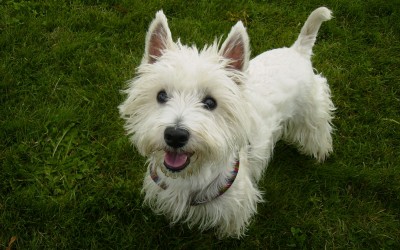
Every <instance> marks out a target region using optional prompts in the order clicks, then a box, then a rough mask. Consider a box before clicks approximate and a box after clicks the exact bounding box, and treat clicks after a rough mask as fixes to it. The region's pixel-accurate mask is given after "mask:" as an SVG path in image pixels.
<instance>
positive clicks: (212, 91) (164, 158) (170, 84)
mask: <svg viewBox="0 0 400 250" xmlns="http://www.w3.org/2000/svg"><path fill="white" fill-rule="evenodd" d="M248 47H249V42H248V36H247V33H246V31H245V28H244V27H243V25H242V24H241V23H238V24H236V25H235V26H234V27H233V28H232V30H231V32H230V34H229V35H228V38H227V39H226V41H225V42H224V43H223V45H222V46H221V49H219V50H218V44H217V42H214V44H213V45H212V46H209V47H206V48H204V49H203V50H201V51H198V50H197V49H196V48H195V47H187V46H184V45H181V44H180V42H179V41H178V42H177V43H174V42H173V41H172V37H171V33H170V30H169V28H168V24H167V19H166V17H165V16H164V14H163V13H162V12H161V11H160V12H158V13H157V15H156V18H155V19H154V20H153V22H152V23H151V25H150V28H149V31H148V33H147V37H146V46H145V53H144V56H143V60H142V63H141V65H140V66H139V67H138V72H137V73H138V75H137V76H136V78H134V79H133V80H132V81H131V83H130V86H129V88H128V89H127V90H126V93H127V99H126V100H125V102H124V103H123V104H122V105H121V106H120V107H119V109H120V113H121V116H122V117H123V118H124V119H125V121H126V124H125V128H126V130H127V132H128V133H129V134H131V135H132V141H133V143H134V145H135V146H136V148H137V149H138V150H139V152H140V153H141V154H142V155H144V156H147V157H149V158H150V161H151V162H152V163H153V164H157V166H160V167H162V168H163V169H164V170H165V171H168V172H170V173H175V174H182V173H187V172H188V171H189V169H191V170H190V171H189V172H190V173H192V172H193V170H194V169H195V168H196V166H197V167H203V166H215V165H218V163H222V162H224V161H226V159H227V157H229V156H232V155H234V154H235V153H237V151H238V150H239V149H240V148H241V147H243V146H244V145H246V144H247V133H248V131H249V128H248V124H249V121H248V113H247V110H248V106H247V103H246V102H245V101H244V99H243V88H244V83H245V73H244V72H245V70H246V68H247V64H248V61H249V48H248Z"/></svg>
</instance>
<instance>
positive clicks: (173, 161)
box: [164, 152, 188, 168]
mask: <svg viewBox="0 0 400 250" xmlns="http://www.w3.org/2000/svg"><path fill="white" fill-rule="evenodd" d="M187 158H188V156H187V155H186V154H185V153H177V152H166V153H165V157H164V161H165V163H167V164H168V166H169V167H172V168H180V167H182V166H183V165H184V164H185V163H186V161H187Z"/></svg>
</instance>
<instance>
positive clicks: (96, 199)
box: [0, 0, 400, 249]
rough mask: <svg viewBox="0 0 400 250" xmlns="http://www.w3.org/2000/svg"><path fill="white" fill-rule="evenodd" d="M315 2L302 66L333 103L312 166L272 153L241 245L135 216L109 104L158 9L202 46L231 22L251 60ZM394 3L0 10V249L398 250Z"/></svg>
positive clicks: (133, 176) (112, 4)
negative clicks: (318, 18)
mask: <svg viewBox="0 0 400 250" xmlns="http://www.w3.org/2000/svg"><path fill="white" fill-rule="evenodd" d="M321 5H325V6H327V7H329V8H331V9H332V10H333V11H334V16H335V19H333V20H331V21H329V22H326V23H324V24H323V25H322V28H321V30H320V33H319V38H318V41H317V44H316V46H315V47H314V52H315V56H314V58H313V61H314V65H315V67H316V68H317V69H318V70H319V71H320V72H323V74H324V75H325V76H326V77H327V78H328V80H329V83H330V85H331V89H332V93H333V101H334V103H335V104H336V106H337V112H336V118H335V120H334V124H335V126H336V131H335V135H334V148H335V152H334V154H333V155H332V156H331V157H330V158H329V159H328V160H327V162H325V163H323V164H316V163H315V161H314V160H313V159H310V158H308V157H305V156H302V155H300V154H298V152H297V151H296V150H295V149H294V148H292V147H290V146H287V145H285V144H283V143H279V144H278V145H277V147H276V150H275V155H274V159H273V161H272V163H271V164H270V166H269V168H268V170H267V172H266V174H265V176H264V178H263V179H262V182H261V184H260V188H261V189H262V190H263V191H264V198H265V200H266V202H265V203H262V204H261V205H260V206H259V207H258V215H257V216H256V217H255V218H254V220H253V221H252V223H251V226H250V228H249V230H248V232H247V235H248V236H247V237H245V238H243V239H241V240H234V239H225V240H218V239H217V238H215V236H214V234H213V231H207V232H203V233H201V232H199V231H197V230H196V229H192V230H190V229H188V228H187V227H186V226H185V225H175V226H173V227H170V226H169V224H168V221H167V220H166V219H165V218H164V217H163V216H157V215H155V214H153V213H152V212H151V211H150V209H149V208H147V207H143V206H142V205H141V204H142V199H143V197H142V196H141V194H140V190H141V184H142V177H143V173H144V171H145V167H144V162H145V160H144V159H143V158H142V157H140V156H139V155H138V154H137V153H136V152H135V151H134V149H133V148H132V146H131V145H130V143H129V141H128V139H127V138H126V136H125V134H124V131H123V127H122V120H120V119H119V116H118V112H117V106H118V104H119V103H120V102H121V101H122V99H123V96H122V95H121V94H120V93H119V90H120V89H122V88H123V87H124V85H125V81H126V80H128V79H130V78H132V77H133V76H134V69H135V67H136V66H137V65H138V63H139V62H140V59H141V56H142V53H143V48H144V35H145V31H146V29H147V27H148V25H149V23H150V21H151V20H152V18H153V17H154V14H155V12H156V11H157V10H158V9H161V8H162V9H163V10H164V11H165V13H166V15H167V17H168V18H169V22H170V27H171V30H172V33H173V35H174V38H177V37H178V36H180V37H181V38H182V41H183V42H184V43H189V44H192V43H197V44H198V45H199V46H202V45H204V44H206V43H210V42H211V41H213V39H214V37H215V36H220V35H221V34H225V35H226V34H227V32H228V31H229V29H230V27H231V26H232V25H233V24H234V23H235V22H236V21H237V20H238V19H242V20H244V22H245V23H246V26H247V27H248V32H249V35H250V38H251V46H252V51H253V55H256V54H258V53H261V52H262V51H264V50H267V49H271V48H276V47H281V46H289V45H291V44H292V42H294V40H295V39H296V37H297V35H298V33H299V30H300V28H301V26H302V23H303V22H304V21H305V19H306V18H307V16H308V14H309V13H310V12H311V11H312V10H313V9H315V8H316V7H318V6H321ZM399 10H400V4H399V1H398V0H390V1H389V0H387V1H384V0H367V1H346V0H326V1H313V0H310V1H279V0H276V1H222V0H220V1H177V0H175V1H173V0H172V1H161V0H159V1H156V0H152V1H116V0H109V1H95V0H92V1H78V0H76V1H53V0H41V1H23V0H21V1H17V0H8V1H7V0H5V1H4V0H3V1H0V13H2V14H1V16H0V58H1V59H0V91H1V92H0V249H5V248H7V247H8V246H10V247H12V248H13V249H90V248H92V249H165V248H167V247H168V248H177V249H192V248H194V249H210V248H212V249H278V248H282V249H323V248H326V249H399V248H400V239H399V238H400V132H399V131H400V93H399V90H400V70H399V66H400V56H399V55H400V12H399Z"/></svg>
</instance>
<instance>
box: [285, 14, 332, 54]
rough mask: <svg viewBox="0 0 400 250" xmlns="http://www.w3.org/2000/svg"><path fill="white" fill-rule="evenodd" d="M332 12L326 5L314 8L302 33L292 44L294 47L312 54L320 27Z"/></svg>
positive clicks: (330, 16)
mask: <svg viewBox="0 0 400 250" xmlns="http://www.w3.org/2000/svg"><path fill="white" fill-rule="evenodd" d="M331 14H332V12H331V11H330V10H329V9H328V8H326V7H320V8H318V9H316V10H314V11H313V12H312V13H311V14H310V16H309V17H308V18H307V21H306V22H305V24H304V26H303V28H301V32H300V35H299V37H298V38H297V40H296V42H295V43H294V44H293V45H292V48H293V49H295V50H297V51H298V52H300V53H301V54H303V55H306V56H311V55H312V48H313V46H314V43H315V40H316V38H317V33H318V30H319V27H321V24H322V22H324V21H328V20H330V19H331V18H332V15H331Z"/></svg>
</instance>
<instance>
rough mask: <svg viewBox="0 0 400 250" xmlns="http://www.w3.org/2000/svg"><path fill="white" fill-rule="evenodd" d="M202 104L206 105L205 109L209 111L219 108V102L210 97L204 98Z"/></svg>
mask: <svg viewBox="0 0 400 250" xmlns="http://www.w3.org/2000/svg"><path fill="white" fill-rule="evenodd" d="M202 103H203V104H204V108H205V109H208V110H214V109H215V108H216V107H217V101H216V100H215V99H214V98H212V97H210V96H207V97H206V98H204V100H203V101H202Z"/></svg>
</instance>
